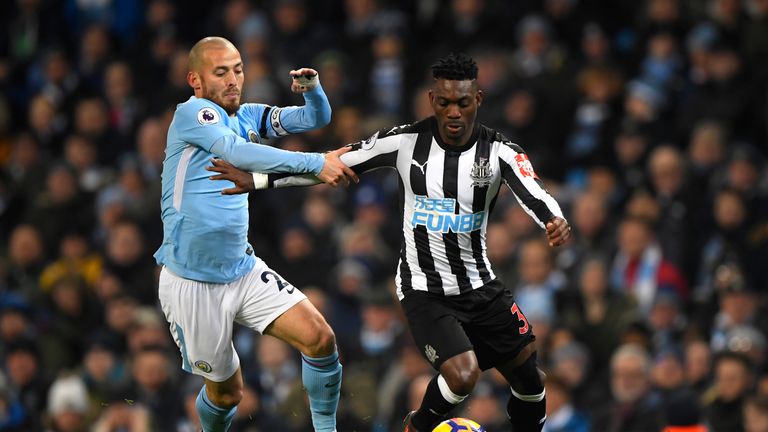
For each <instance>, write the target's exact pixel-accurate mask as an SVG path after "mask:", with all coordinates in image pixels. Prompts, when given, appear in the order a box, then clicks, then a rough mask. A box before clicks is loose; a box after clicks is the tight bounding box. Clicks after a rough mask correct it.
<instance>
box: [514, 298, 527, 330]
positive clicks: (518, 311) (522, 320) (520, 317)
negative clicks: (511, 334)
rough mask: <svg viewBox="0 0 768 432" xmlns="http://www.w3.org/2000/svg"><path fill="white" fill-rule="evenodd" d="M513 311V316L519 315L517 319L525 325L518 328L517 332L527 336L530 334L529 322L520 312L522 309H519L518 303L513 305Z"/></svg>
mask: <svg viewBox="0 0 768 432" xmlns="http://www.w3.org/2000/svg"><path fill="white" fill-rule="evenodd" d="M510 310H511V311H512V314H513V315H517V319H519V320H520V322H522V323H523V326H522V327H520V328H518V329H517V331H518V332H519V333H520V334H526V333H528V320H527V319H525V315H523V313H522V312H521V311H520V308H519V307H517V303H513V304H512V308H511V309H510Z"/></svg>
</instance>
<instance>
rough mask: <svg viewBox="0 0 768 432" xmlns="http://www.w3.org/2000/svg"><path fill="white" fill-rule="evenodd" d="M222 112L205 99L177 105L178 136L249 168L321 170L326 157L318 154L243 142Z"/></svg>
mask: <svg viewBox="0 0 768 432" xmlns="http://www.w3.org/2000/svg"><path fill="white" fill-rule="evenodd" d="M225 115H226V113H225V112H224V110H222V109H221V108H220V107H218V106H217V105H215V104H213V103H211V102H209V101H207V100H205V99H193V100H190V101H189V102H186V103H184V104H182V105H180V106H179V108H178V109H177V110H176V116H175V121H176V122H178V125H177V130H178V133H179V139H180V140H182V141H184V142H186V143H189V144H193V145H196V146H198V147H201V148H203V149H204V150H206V151H208V152H210V153H213V154H215V155H217V156H219V157H221V158H222V159H224V160H227V161H229V162H230V163H231V164H233V165H235V166H236V167H238V168H241V169H244V170H248V171H260V172H270V173H278V172H282V173H296V174H304V173H312V174H319V173H320V171H321V170H322V169H323V164H324V163H325V158H324V157H323V155H321V154H319V153H302V152H291V151H285V150H280V149H276V148H273V147H269V146H265V145H260V144H253V143H250V142H248V141H246V140H245V139H244V138H242V137H241V136H239V135H237V134H235V132H234V131H233V130H232V129H230V128H229V127H228V126H226V125H225V123H224V118H223V117H224V116H225Z"/></svg>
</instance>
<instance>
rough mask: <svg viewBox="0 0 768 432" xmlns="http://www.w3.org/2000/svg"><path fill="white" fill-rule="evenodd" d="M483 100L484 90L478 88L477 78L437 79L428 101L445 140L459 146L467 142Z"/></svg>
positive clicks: (441, 136) (441, 135)
mask: <svg viewBox="0 0 768 432" xmlns="http://www.w3.org/2000/svg"><path fill="white" fill-rule="evenodd" d="M482 100H483V93H482V92H481V91H480V90H478V89H477V82H476V81H475V80H463V81H457V80H446V79H438V80H435V85H434V86H433V87H432V89H431V90H430V91H429V101H430V103H431V104H432V110H433V111H434V112H435V118H436V119H437V127H438V131H439V133H440V138H442V139H443V142H445V143H446V144H449V145H456V146H461V145H464V144H466V142H467V140H468V139H469V137H470V136H471V135H472V128H473V126H474V124H475V118H476V117H477V107H479V106H480V103H481V102H482Z"/></svg>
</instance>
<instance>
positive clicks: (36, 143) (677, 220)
mask: <svg viewBox="0 0 768 432" xmlns="http://www.w3.org/2000/svg"><path fill="white" fill-rule="evenodd" d="M206 35H221V36H225V37H227V38H229V39H230V40H232V41H233V42H234V43H235V44H236V45H237V46H238V47H239V49H240V52H241V54H242V56H243V60H244V63H245V85H244V92H243V93H244V98H245V101H246V102H261V103H267V104H270V105H281V106H283V105H301V104H303V101H302V99H301V97H299V96H296V95H294V94H291V93H290V91H289V87H290V77H289V75H288V71H289V70H290V69H294V68H298V67H313V68H316V69H317V70H318V71H319V73H320V80H321V83H322V85H323V87H324V89H325V92H326V93H327V95H328V97H329V99H330V101H331V105H332V108H333V120H332V122H331V124H330V125H329V126H328V127H325V128H323V129H322V130H319V131H315V132H312V133H307V134H303V135H297V136H289V137H285V138H282V139H280V140H275V141H274V142H272V143H271V144H272V145H276V146H279V147H281V148H285V149H290V150H298V151H325V150H328V149H333V148H336V147H339V146H341V145H343V144H346V143H350V142H354V141H358V140H360V139H363V138H365V137H367V136H368V135H369V134H371V133H372V132H373V131H375V130H377V129H379V128H383V127H391V126H392V125H397V124H403V123H410V122H412V121H415V120H418V119H421V118H424V117H427V116H429V115H430V114H431V108H430V106H429V103H428V99H427V96H426V89H427V88H428V85H429V84H430V79H429V69H428V66H429V65H430V64H431V62H432V61H434V60H435V59H436V58H437V57H440V56H443V55H445V54H447V53H448V52H450V51H464V52H467V53H469V54H471V55H472V56H473V57H474V58H475V59H476V61H477V63H478V65H479V68H480V73H479V78H478V83H479V87H480V88H481V89H482V90H483V92H484V95H485V98H484V101H483V104H482V106H481V108H480V113H479V118H480V120H481V121H482V122H483V123H485V124H486V125H488V126H490V127H493V128H495V129H498V130H500V131H502V132H504V133H505V134H506V136H507V137H508V138H509V139H510V140H512V141H513V142H516V143H518V144H520V145H521V146H522V147H523V148H524V149H526V150H527V152H528V153H529V155H530V159H531V161H532V162H533V165H534V167H535V168H536V169H537V172H538V174H539V176H540V177H541V178H542V179H543V180H544V182H545V184H546V185H547V188H548V189H549V190H550V192H551V193H552V194H553V195H554V196H555V197H556V199H557V200H558V201H559V202H560V204H561V206H562V207H563V209H564V212H565V214H566V216H567V218H568V219H569V221H570V223H571V224H572V225H573V233H574V238H573V240H572V241H571V242H570V244H569V245H567V246H565V247H563V248H560V249H558V250H552V249H550V248H549V247H548V246H547V244H546V242H545V240H544V236H543V232H542V231H541V230H540V229H539V227H537V226H535V224H534V223H533V222H532V220H531V219H530V218H529V217H528V216H527V215H526V214H525V213H524V212H523V211H522V210H521V209H520V207H519V206H518V205H517V204H516V201H515V199H514V197H513V196H512V194H511V193H509V192H508V191H503V192H502V193H501V195H500V197H499V199H498V201H497V203H496V207H495V213H494V215H493V217H492V219H491V222H490V224H489V226H488V232H487V242H488V254H489V258H490V260H491V262H492V263H493V265H494V266H495V272H496V274H497V276H499V277H500V278H501V279H502V280H503V281H504V282H505V283H506V284H507V285H508V286H509V287H510V288H511V289H512V290H513V291H514V293H515V296H516V299H517V301H518V303H519V305H520V307H521V309H522V311H523V312H524V313H525V314H526V316H527V318H528V321H529V322H531V323H532V324H533V326H534V331H535V333H536V334H537V344H538V352H539V354H538V356H539V360H540V363H541V365H542V367H544V368H545V370H546V372H547V374H548V380H547V384H546V388H547V411H548V421H547V425H546V428H545V431H547V432H552V431H577V432H580V431H589V430H594V431H601V432H619V431H658V430H661V428H662V427H664V426H669V427H678V426H679V427H682V426H686V425H688V426H690V425H697V424H699V425H708V427H709V428H710V430H711V431H718V432H720V431H747V432H767V431H768V360H767V357H766V354H767V353H768V351H767V350H768V339H767V337H768V336H767V334H766V331H768V314H767V313H766V312H767V311H766V293H768V170H767V169H766V157H767V156H768V0H686V1H683V0H644V1H635V0H622V1H617V0H515V1H504V0H420V1H416V2H410V1H400V2H398V1H394V0H324V1H322V2H310V1H309V0H250V1H249V0H226V1H220V2H218V1H217V2H212V1H209V2H200V1H181V0H101V1H92V0H13V1H11V0H9V1H3V2H0V89H2V92H1V93H0V431H11V432H17V431H25V432H28V431H61V432H76V431H84V430H92V431H97V432H108V431H132V432H139V431H163V432H165V431H178V432H186V431H196V430H198V429H197V428H199V426H198V425H197V419H196V414H195V409H194V400H195V397H196V395H197V390H198V389H199V388H200V386H201V382H200V381H199V378H198V377H194V376H191V375H186V374H184V373H183V372H182V371H181V367H180V366H181V359H180V355H179V352H178V349H177V347H176V346H175V344H174V343H173V341H172V339H171V337H170V333H169V331H168V328H167V323H166V322H165V320H164V318H163V316H162V314H161V313H160V312H159V309H158V306H157V299H156V289H157V283H156V280H157V274H158V269H157V267H156V265H155V263H154V260H153V259H152V254H153V253H154V251H155V250H156V248H157V247H158V246H159V244H160V241H161V238H162V225H161V221H160V217H159V208H160V206H159V203H160V172H161V168H162V161H163V158H164V147H165V134H166V130H167V127H168V124H169V122H170V119H171V118H172V115H173V112H174V109H175V105H176V104H177V103H180V102H182V101H184V100H186V99H187V98H188V97H189V96H191V94H192V92H191V89H190V88H189V87H188V85H187V83H186V73H187V69H186V60H187V52H188V49H189V48H190V47H191V45H192V44H193V43H194V42H195V41H197V40H198V39H199V38H201V37H204V36H206ZM361 180H362V181H361V183H360V184H359V185H356V186H354V187H350V188H349V189H332V188H329V187H325V186H317V187H311V188H297V189H282V190H269V191H260V192H256V193H252V194H251V196H250V212H251V231H250V239H251V243H252V244H253V246H254V247H255V249H256V251H257V254H258V255H259V256H261V257H262V258H264V259H265V261H266V262H267V263H268V264H269V265H270V266H272V267H273V268H274V269H276V270H277V271H278V272H280V273H281V274H282V275H283V276H284V277H285V278H286V279H287V280H289V281H290V282H292V283H293V284H294V285H296V286H297V287H299V288H301V289H302V290H303V291H304V292H305V293H306V294H307V295H308V296H309V297H310V299H311V301H312V302H313V303H314V304H315V305H316V306H317V307H318V309H320V310H321V312H322V313H323V314H324V315H325V316H326V317H327V319H328V321H329V322H330V323H331V325H332V327H333V328H334V330H335V332H336V336H337V339H338V343H339V349H340V352H341V355H342V361H343V364H344V381H343V387H342V398H341V403H340V408H339V428H338V429H339V430H340V431H344V432H348V431H373V432H389V431H398V430H399V423H400V421H401V419H402V417H403V416H404V415H405V413H407V412H408V410H409V409H414V408H415V407H416V406H417V405H418V403H419V402H420V400H421V395H422V394H423V391H424V389H425V387H426V385H427V383H428V382H429V380H430V378H431V376H432V374H433V373H434V371H433V370H432V369H431V367H430V366H429V364H428V363H427V362H426V361H425V360H424V359H423V358H422V356H421V354H420V352H419V349H418V348H417V347H416V346H414V344H413V342H412V341H411V339H410V337H409V336H408V330H407V326H406V324H405V321H404V319H403V316H402V313H401V311H400V308H399V305H398V304H397V301H396V298H395V297H394V296H393V292H394V282H393V279H394V278H393V276H394V272H395V267H396V261H397V257H398V255H399V248H400V244H399V242H400V223H401V218H400V214H399V210H398V209H397V206H396V203H397V192H398V185H397V179H396V177H395V175H394V174H393V173H392V172H385V171H377V172H373V173H369V174H366V175H365V176H363V177H362V179H361ZM224 187H225V185H223V184H222V188H224ZM234 343H235V346H236V348H237V350H238V352H239V354H240V359H241V362H242V367H243V372H244V377H245V381H246V390H245V396H244V398H243V401H242V403H241V404H240V407H239V409H238V413H237V417H236V420H235V425H234V426H233V428H232V431H233V432H238V431H267V430H281V431H297V432H298V431H302V432H303V431H310V430H311V426H310V420H309V410H308V405H307V403H306V400H305V398H304V393H303V392H302V389H301V380H300V375H301V373H300V367H301V365H300V358H299V357H298V354H297V352H296V351H295V350H293V349H291V348H290V347H288V346H286V345H285V344H283V343H282V342H279V341H278V340H276V339H274V338H271V337H262V336H259V335H258V334H255V333H254V332H253V331H251V330H248V329H243V328H238V329H237V330H236V332H235V335H234ZM509 393H510V392H509V388H508V387H506V386H505V385H504V382H503V380H502V379H501V378H500V376H498V375H497V374H494V373H492V372H488V373H486V374H484V376H483V378H482V379H481V381H480V383H479V384H478V387H477V388H476V390H475V392H474V394H473V396H472V397H471V398H470V399H469V400H468V401H467V402H465V403H464V404H463V405H462V406H461V408H460V409H459V410H458V411H457V413H456V414H457V415H459V414H460V415H463V416H466V417H469V418H472V419H474V420H475V421H477V422H479V423H481V424H483V425H485V426H486V428H487V429H488V430H489V431H490V432H496V431H503V430H508V429H506V428H507V426H505V424H506V419H505V412H504V409H503V407H504V406H505V404H506V399H507V398H508V397H509ZM670 430H672V429H670Z"/></svg>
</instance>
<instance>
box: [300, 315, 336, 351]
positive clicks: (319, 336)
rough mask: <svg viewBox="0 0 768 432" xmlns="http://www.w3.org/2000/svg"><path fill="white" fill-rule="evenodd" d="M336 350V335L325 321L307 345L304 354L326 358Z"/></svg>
mask: <svg viewBox="0 0 768 432" xmlns="http://www.w3.org/2000/svg"><path fill="white" fill-rule="evenodd" d="M335 350H336V335H335V334H334V333H333V329H331V326H329V325H328V324H327V323H326V322H325V321H323V322H322V324H320V325H318V326H317V328H316V329H315V331H314V336H313V337H312V339H311V341H309V343H308V344H307V346H306V348H305V351H304V354H306V355H308V356H310V357H324V356H328V355H331V354H333V352H334V351H335Z"/></svg>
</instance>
